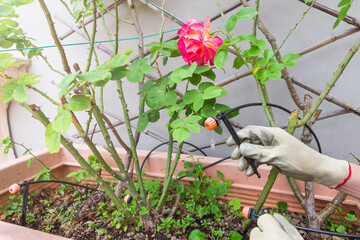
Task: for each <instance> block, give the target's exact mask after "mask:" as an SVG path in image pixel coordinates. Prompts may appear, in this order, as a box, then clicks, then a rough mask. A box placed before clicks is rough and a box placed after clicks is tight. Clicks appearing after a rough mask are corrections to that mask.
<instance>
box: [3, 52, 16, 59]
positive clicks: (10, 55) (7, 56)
mask: <svg viewBox="0 0 360 240" xmlns="http://www.w3.org/2000/svg"><path fill="white" fill-rule="evenodd" d="M12 56H13V55H12V54H11V53H0V59H6V58H10V57H12Z"/></svg>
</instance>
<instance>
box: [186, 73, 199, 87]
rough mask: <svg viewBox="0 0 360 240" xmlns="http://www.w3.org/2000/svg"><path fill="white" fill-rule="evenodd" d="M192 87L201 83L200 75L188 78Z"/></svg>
mask: <svg viewBox="0 0 360 240" xmlns="http://www.w3.org/2000/svg"><path fill="white" fill-rule="evenodd" d="M188 79H189V81H190V82H191V84H192V85H194V86H197V85H198V84H199V83H200V82H201V75H200V74H193V75H192V76H191V77H189V78H188Z"/></svg>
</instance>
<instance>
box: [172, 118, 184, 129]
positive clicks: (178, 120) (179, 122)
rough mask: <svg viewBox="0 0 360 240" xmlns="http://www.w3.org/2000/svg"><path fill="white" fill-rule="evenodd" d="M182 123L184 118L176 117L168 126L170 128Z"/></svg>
mask: <svg viewBox="0 0 360 240" xmlns="http://www.w3.org/2000/svg"><path fill="white" fill-rule="evenodd" d="M183 124H184V119H182V118H177V119H176V120H175V121H173V122H172V123H171V124H170V127H171V128H178V127H181V126H182V125H183Z"/></svg>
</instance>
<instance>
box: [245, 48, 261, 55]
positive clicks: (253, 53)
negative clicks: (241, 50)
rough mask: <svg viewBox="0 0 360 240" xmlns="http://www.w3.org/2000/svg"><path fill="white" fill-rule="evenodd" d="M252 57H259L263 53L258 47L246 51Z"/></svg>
mask: <svg viewBox="0 0 360 240" xmlns="http://www.w3.org/2000/svg"><path fill="white" fill-rule="evenodd" d="M245 52H246V53H247V54H249V56H250V57H253V56H257V55H259V54H261V53H262V51H261V49H260V48H259V47H258V46H252V47H251V48H250V49H248V50H246V51H245Z"/></svg>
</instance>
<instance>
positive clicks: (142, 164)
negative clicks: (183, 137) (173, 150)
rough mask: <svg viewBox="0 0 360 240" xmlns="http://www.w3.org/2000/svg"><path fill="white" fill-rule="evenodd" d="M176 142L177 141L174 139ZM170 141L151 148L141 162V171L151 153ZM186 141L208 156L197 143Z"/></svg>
mask: <svg viewBox="0 0 360 240" xmlns="http://www.w3.org/2000/svg"><path fill="white" fill-rule="evenodd" d="M174 142H177V141H174ZM168 143H169V141H167V142H163V143H160V144H159V145H157V146H155V147H154V148H152V149H151V150H150V152H149V153H148V154H147V155H146V156H145V158H144V160H143V162H142V163H141V167H140V172H142V170H143V168H144V164H145V162H146V161H147V159H148V158H149V157H150V155H151V154H152V153H153V152H154V151H155V150H156V149H158V148H159V147H161V146H163V145H165V144H168ZM184 143H185V144H187V145H190V146H192V147H194V148H196V150H198V151H199V152H201V153H202V154H203V155H204V156H205V157H207V155H206V153H205V152H204V151H203V150H202V149H200V148H199V147H198V146H196V145H194V144H192V143H189V142H186V141H185V142H184Z"/></svg>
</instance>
